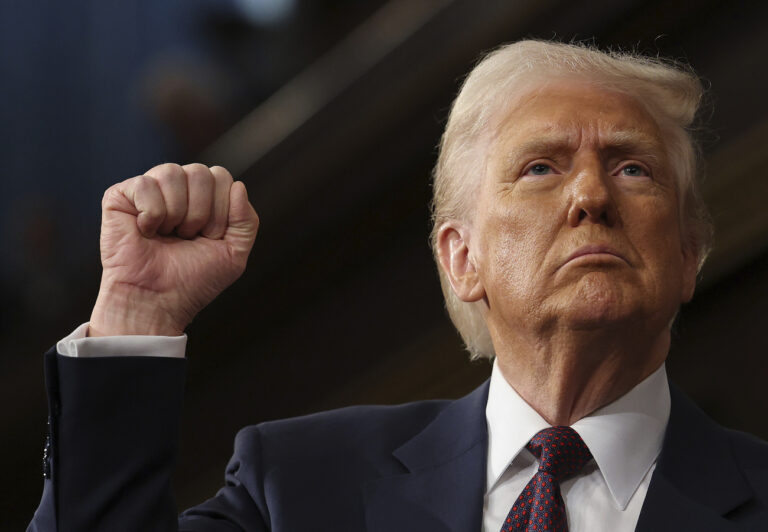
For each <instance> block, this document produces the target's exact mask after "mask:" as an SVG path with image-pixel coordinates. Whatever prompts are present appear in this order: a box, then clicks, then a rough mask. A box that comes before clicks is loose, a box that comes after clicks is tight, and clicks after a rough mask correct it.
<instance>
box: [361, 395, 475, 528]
mask: <svg viewBox="0 0 768 532" xmlns="http://www.w3.org/2000/svg"><path fill="white" fill-rule="evenodd" d="M487 399H488V383H487V382H486V383H485V384H484V385H483V386H481V387H480V388H478V389H477V390H475V391H474V392H472V393H471V394H470V395H467V396H466V397H464V398H462V399H459V400H457V401H454V402H453V403H451V404H450V405H449V406H448V407H446V409H445V410H443V412H441V414H440V415H439V416H438V417H437V418H435V420H434V421H432V423H430V424H429V425H428V426H427V427H426V428H425V429H424V430H423V431H422V432H421V433H419V434H418V435H417V436H416V437H414V438H413V439H411V440H410V441H408V442H406V443H405V444H404V445H402V446H401V447H400V448H398V449H397V450H396V451H395V452H394V453H393V455H394V456H395V458H396V459H397V460H399V461H400V462H401V463H402V464H403V466H404V467H405V468H406V469H407V471H408V473H406V474H402V475H395V476H390V477H386V478H382V479H378V480H376V481H373V482H371V483H368V484H367V485H366V486H365V489H364V492H365V502H366V521H367V525H368V530H369V532H384V531H387V532H389V531H392V530H397V531H398V532H411V531H413V532H416V531H418V532H448V531H455V532H468V531H472V530H479V529H480V527H481V524H482V511H483V495H484V493H485V469H486V468H485V462H486V453H487V447H488V445H487V440H488V431H487V427H486V421H485V404H486V402H487Z"/></svg>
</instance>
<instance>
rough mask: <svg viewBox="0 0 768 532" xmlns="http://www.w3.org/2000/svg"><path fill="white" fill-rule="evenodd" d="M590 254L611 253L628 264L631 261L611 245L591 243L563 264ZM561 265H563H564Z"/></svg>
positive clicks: (578, 250)
mask: <svg viewBox="0 0 768 532" xmlns="http://www.w3.org/2000/svg"><path fill="white" fill-rule="evenodd" d="M589 255H610V256H613V257H617V258H619V259H621V260H623V261H624V262H626V263H627V264H629V261H628V260H627V259H626V258H625V257H624V256H623V255H622V254H621V253H619V252H618V251H616V250H615V249H613V248H612V247H610V246H607V245H603V244H589V245H586V246H582V247H580V248H579V249H577V250H576V251H574V252H573V253H571V255H570V256H569V257H568V259H567V260H566V261H565V262H564V263H563V264H562V266H565V265H566V264H568V263H569V262H571V261H573V260H575V259H578V258H579V257H584V256H589ZM562 266H561V267H562Z"/></svg>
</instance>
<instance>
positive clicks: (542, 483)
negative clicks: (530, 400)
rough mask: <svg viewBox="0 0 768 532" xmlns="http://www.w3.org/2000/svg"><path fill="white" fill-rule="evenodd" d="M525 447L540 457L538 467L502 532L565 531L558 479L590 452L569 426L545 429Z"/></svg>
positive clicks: (573, 470) (583, 461)
mask: <svg viewBox="0 0 768 532" xmlns="http://www.w3.org/2000/svg"><path fill="white" fill-rule="evenodd" d="M526 449H528V450H529V451H531V453H533V455H534V456H535V457H536V458H538V459H539V471H538V472H537V473H536V474H535V475H534V476H533V478H532V479H531V480H530V482H528V484H527V485H526V486H525V488H524V489H523V492H522V493H521V494H520V496H519V497H518V498H517V500H516V501H515V504H514V505H513V506H512V509H511V510H510V511H509V514H508V515H507V518H506V519H505V520H504V525H503V526H502V527H501V532H511V531H520V530H525V531H526V532H533V531H536V532H541V531H542V530H546V531H547V532H568V521H567V519H566V517H565V503H564V502H563V497H562V496H561V495H560V482H561V481H562V480H564V479H566V478H568V477H570V476H572V475H574V474H576V473H577V472H579V471H580V470H581V468H582V467H584V464H586V463H587V462H589V460H590V459H591V458H592V453H590V452H589V449H587V446H586V445H585V444H584V441H583V440H582V439H581V436H579V435H578V434H577V433H576V431H575V430H573V429H572V428H571V427H550V428H548V429H544V430H542V431H541V432H539V433H537V434H536V435H535V436H534V437H533V438H531V441H530V442H529V443H528V445H526Z"/></svg>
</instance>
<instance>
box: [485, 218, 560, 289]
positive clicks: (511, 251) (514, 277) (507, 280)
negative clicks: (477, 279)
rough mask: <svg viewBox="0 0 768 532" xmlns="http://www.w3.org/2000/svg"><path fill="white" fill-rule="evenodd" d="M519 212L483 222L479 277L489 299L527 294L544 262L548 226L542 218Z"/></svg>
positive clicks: (549, 228) (547, 246)
mask: <svg viewBox="0 0 768 532" xmlns="http://www.w3.org/2000/svg"><path fill="white" fill-rule="evenodd" d="M520 214H521V213H520V212H519V211H516V214H515V215H509V214H507V215H506V216H502V215H498V214H496V215H493V216H489V218H488V223H487V224H486V225H485V229H484V232H483V234H482V238H483V244H482V253H483V258H484V260H483V261H482V264H481V276H482V277H483V278H484V284H485V285H486V287H487V288H488V290H487V292H488V293H489V294H488V295H489V298H493V295H494V294H503V295H504V296H505V297H515V295H517V294H524V293H529V292H530V291H531V288H530V287H531V286H533V285H534V284H535V279H536V273H537V271H539V270H540V266H541V264H542V263H543V262H544V259H545V256H546V251H547V249H548V248H549V245H548V243H549V236H548V235H549V234H551V232H552V228H551V227H544V225H545V224H544V223H542V222H543V221H544V220H546V218H545V217H531V216H521V215H520Z"/></svg>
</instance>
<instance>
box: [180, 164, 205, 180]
mask: <svg viewBox="0 0 768 532" xmlns="http://www.w3.org/2000/svg"><path fill="white" fill-rule="evenodd" d="M184 171H185V172H186V173H187V176H189V177H194V178H197V179H200V178H206V177H210V176H211V171H210V170H209V169H208V167H207V166H205V165H204V164H200V163H190V164H186V165H184Z"/></svg>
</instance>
